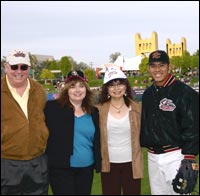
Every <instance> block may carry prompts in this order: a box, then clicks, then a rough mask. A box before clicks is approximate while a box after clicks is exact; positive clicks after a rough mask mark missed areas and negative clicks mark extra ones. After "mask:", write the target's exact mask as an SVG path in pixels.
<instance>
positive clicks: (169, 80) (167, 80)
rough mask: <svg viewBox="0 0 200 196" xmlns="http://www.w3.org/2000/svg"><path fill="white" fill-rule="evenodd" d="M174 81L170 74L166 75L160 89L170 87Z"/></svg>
mask: <svg viewBox="0 0 200 196" xmlns="http://www.w3.org/2000/svg"><path fill="white" fill-rule="evenodd" d="M175 81H176V78H175V77H174V76H172V75H171V74H170V73H169V74H168V76H167V78H166V80H165V81H164V83H163V84H162V86H161V87H166V86H170V85H172V84H173V83H174V82H175ZM154 86H156V85H155V84H154Z"/></svg>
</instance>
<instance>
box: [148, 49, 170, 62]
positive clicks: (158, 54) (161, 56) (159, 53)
mask: <svg viewBox="0 0 200 196" xmlns="http://www.w3.org/2000/svg"><path fill="white" fill-rule="evenodd" d="M154 62H163V63H167V64H169V56H168V55H167V53H166V52H165V51H163V50H156V51H154V52H152V53H151V54H150V55H149V62H148V65H149V64H151V63H154Z"/></svg>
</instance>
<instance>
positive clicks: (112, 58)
mask: <svg viewBox="0 0 200 196" xmlns="http://www.w3.org/2000/svg"><path fill="white" fill-rule="evenodd" d="M120 55H121V53H120V52H115V53H113V54H111V55H110V62H111V63H114V62H115V61H116V59H117V57H118V56H120Z"/></svg>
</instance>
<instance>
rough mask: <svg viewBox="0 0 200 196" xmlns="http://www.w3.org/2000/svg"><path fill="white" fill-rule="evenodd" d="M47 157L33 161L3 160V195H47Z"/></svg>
mask: <svg viewBox="0 0 200 196" xmlns="http://www.w3.org/2000/svg"><path fill="white" fill-rule="evenodd" d="M48 188H49V183H48V170H47V158H46V155H42V156H40V157H37V158H35V159H32V160H26V161H24V160H23V161H22V160H9V159H1V195H47V194H48Z"/></svg>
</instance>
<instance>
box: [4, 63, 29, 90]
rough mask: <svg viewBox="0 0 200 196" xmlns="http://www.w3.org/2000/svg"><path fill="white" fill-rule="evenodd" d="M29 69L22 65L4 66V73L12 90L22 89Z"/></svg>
mask: <svg viewBox="0 0 200 196" xmlns="http://www.w3.org/2000/svg"><path fill="white" fill-rule="evenodd" d="M29 69H30V67H29V66H27V65H24V64H18V65H9V64H8V63H6V64H5V71H6V74H7V77H8V81H9V83H10V85H11V86H12V87H14V88H19V87H22V86H24V85H25V84H26V82H27V78H28V77H29Z"/></svg>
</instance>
